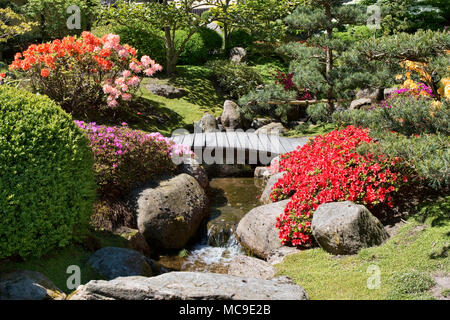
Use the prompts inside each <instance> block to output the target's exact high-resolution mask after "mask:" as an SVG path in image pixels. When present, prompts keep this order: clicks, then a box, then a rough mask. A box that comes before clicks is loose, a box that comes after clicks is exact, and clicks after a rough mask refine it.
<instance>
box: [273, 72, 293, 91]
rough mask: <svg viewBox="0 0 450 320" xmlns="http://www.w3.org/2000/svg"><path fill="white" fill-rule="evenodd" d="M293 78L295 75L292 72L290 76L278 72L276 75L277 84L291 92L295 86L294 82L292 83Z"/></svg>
mask: <svg viewBox="0 0 450 320" xmlns="http://www.w3.org/2000/svg"><path fill="white" fill-rule="evenodd" d="M293 77H294V74H293V73H292V72H291V73H289V74H285V73H283V72H280V71H277V74H276V75H275V84H282V85H283V87H284V90H290V89H292V87H293V86H294V82H293V81H292V78H293Z"/></svg>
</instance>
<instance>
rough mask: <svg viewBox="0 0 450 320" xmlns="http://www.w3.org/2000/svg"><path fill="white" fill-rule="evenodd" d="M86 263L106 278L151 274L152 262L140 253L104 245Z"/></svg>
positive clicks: (147, 275)
mask: <svg viewBox="0 0 450 320" xmlns="http://www.w3.org/2000/svg"><path fill="white" fill-rule="evenodd" d="M88 264H89V265H90V266H91V267H93V268H94V269H96V270H97V271H98V272H99V273H100V274H101V275H102V276H104V277H106V278H107V279H109V280H111V279H115V278H118V277H128V276H145V277H151V276H152V275H153V271H152V264H153V262H152V261H151V260H150V259H148V258H147V257H145V256H144V255H143V254H142V253H140V252H138V251H136V250H131V249H124V248H116V247H105V248H102V249H100V250H98V251H96V252H95V253H94V254H93V255H92V256H91V257H90V258H89V260H88Z"/></svg>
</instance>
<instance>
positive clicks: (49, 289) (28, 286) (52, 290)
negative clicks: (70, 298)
mask: <svg viewBox="0 0 450 320" xmlns="http://www.w3.org/2000/svg"><path fill="white" fill-rule="evenodd" d="M65 298H66V295H65V294H64V293H63V292H62V291H61V290H60V289H58V288H57V287H56V286H55V285H54V284H53V283H52V282H51V281H50V280H49V279H48V278H47V277H46V276H44V275H43V274H42V273H40V272H36V271H27V270H24V271H16V272H11V273H7V274H3V275H0V300H64V299H65Z"/></svg>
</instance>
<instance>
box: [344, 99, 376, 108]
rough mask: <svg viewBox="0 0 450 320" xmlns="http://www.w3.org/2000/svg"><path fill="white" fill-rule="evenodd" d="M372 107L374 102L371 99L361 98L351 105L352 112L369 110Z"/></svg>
mask: <svg viewBox="0 0 450 320" xmlns="http://www.w3.org/2000/svg"><path fill="white" fill-rule="evenodd" d="M371 105H372V100H371V99H369V98H361V99H357V100H353V101H352V102H351V103H350V107H349V109H350V110H356V109H367V108H369V107H370V106H371Z"/></svg>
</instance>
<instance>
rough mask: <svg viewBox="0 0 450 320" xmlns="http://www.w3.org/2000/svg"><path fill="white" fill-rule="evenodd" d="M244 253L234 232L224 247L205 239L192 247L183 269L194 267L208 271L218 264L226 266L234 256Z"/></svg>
mask: <svg viewBox="0 0 450 320" xmlns="http://www.w3.org/2000/svg"><path fill="white" fill-rule="evenodd" d="M242 254H244V253H243V251H242V248H241V246H240V245H239V243H238V241H237V240H236V237H235V236H234V234H232V235H231V236H230V238H229V239H228V241H227V243H226V244H225V245H224V246H222V247H213V246H210V245H208V244H207V242H206V241H204V242H203V243H201V244H197V245H196V246H194V247H193V248H192V250H191V251H190V253H189V256H188V258H187V261H186V262H185V264H184V265H183V269H185V268H186V269H192V267H193V268H194V269H195V270H197V271H207V270H209V269H210V268H213V267H214V266H216V265H222V266H224V267H226V266H228V264H229V263H230V261H231V260H233V258H234V257H236V256H238V255H242Z"/></svg>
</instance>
